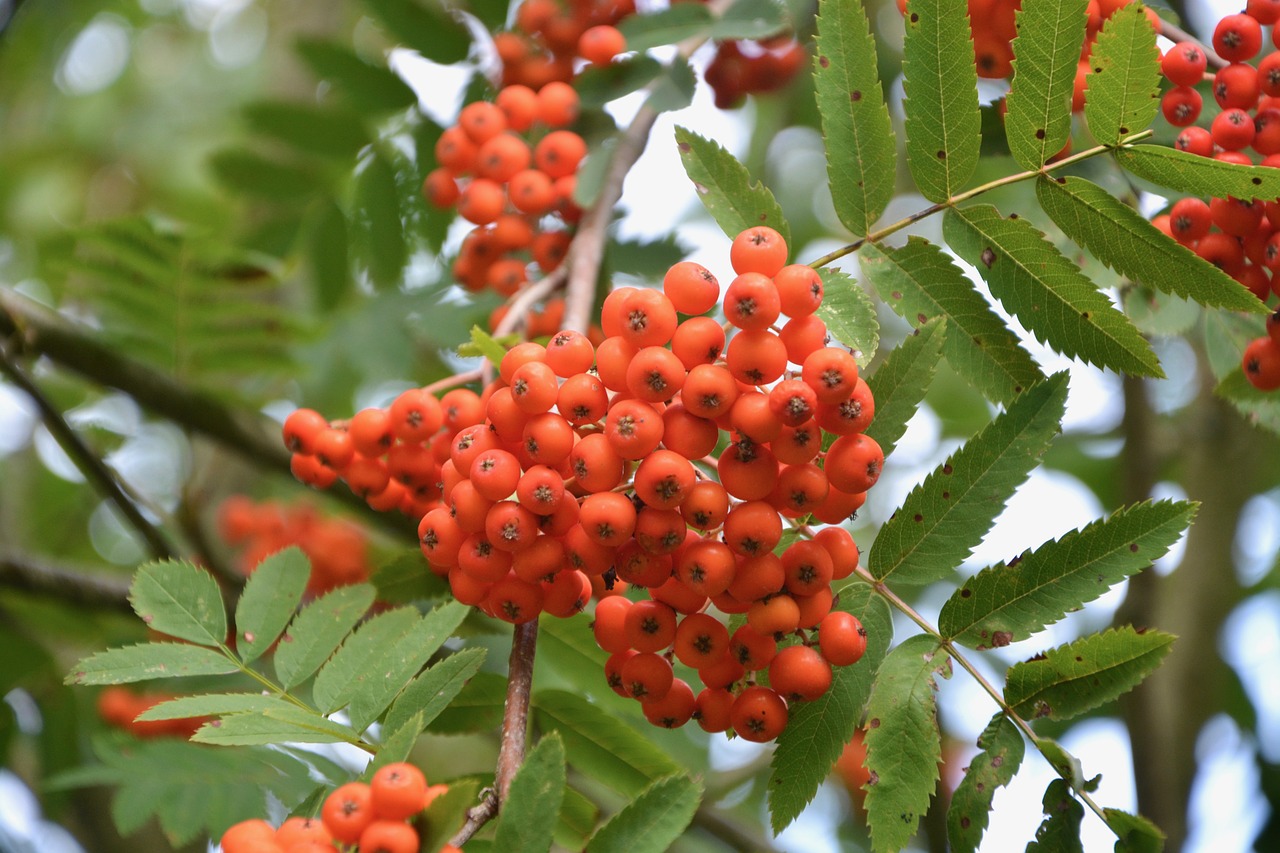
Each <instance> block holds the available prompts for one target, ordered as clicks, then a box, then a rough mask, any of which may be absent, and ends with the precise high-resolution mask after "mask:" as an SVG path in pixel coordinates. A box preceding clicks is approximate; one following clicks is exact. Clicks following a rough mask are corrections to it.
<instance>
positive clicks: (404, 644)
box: [348, 601, 467, 731]
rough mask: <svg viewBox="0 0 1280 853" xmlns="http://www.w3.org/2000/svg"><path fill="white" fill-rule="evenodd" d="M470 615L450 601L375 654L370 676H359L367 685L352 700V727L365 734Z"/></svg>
mask: <svg viewBox="0 0 1280 853" xmlns="http://www.w3.org/2000/svg"><path fill="white" fill-rule="evenodd" d="M414 612H416V611H414ZM466 616H467V607H466V606H465V605H463V604H461V603H460V602H457V601H450V602H449V603H447V604H442V605H440V606H439V607H437V608H435V609H434V610H432V611H431V612H430V613H428V614H427V615H426V616H424V617H423V618H422V619H421V620H420V621H419V622H418V623H417V624H416V625H414V626H413V627H412V628H411V629H409V630H408V631H406V632H404V634H403V635H402V636H395V635H392V637H391V640H390V642H388V643H387V644H386V645H385V647H384V649H383V650H381V651H380V652H378V653H375V654H376V655H377V656H376V657H375V658H374V660H373V661H372V662H371V663H370V664H369V665H368V667H367V669H366V673H367V675H361V676H358V677H357V680H358V681H360V682H363V686H362V687H361V688H360V689H359V690H357V691H356V692H355V694H354V695H353V696H352V697H351V707H350V709H349V711H348V713H349V715H350V717H351V726H352V728H355V729H357V730H360V731H362V730H364V728H365V727H366V726H368V725H369V723H372V722H373V721H374V720H376V719H377V718H378V715H379V714H381V713H382V712H383V711H385V710H386V709H387V706H388V705H390V704H391V703H392V701H393V700H394V699H395V698H396V696H398V695H399V694H400V692H401V691H402V690H404V689H405V688H406V687H407V686H408V684H409V680H410V679H411V678H413V676H414V675H415V674H416V673H417V672H418V670H420V669H422V666H423V664H425V663H426V662H427V660H428V659H430V657H431V656H432V655H433V654H435V653H436V650H437V649H439V648H440V646H442V645H443V644H444V641H445V640H447V639H449V637H451V636H453V633H454V632H455V631H457V630H458V626H459V625H461V624H462V620H463V619H465V618H466Z"/></svg>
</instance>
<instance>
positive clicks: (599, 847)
mask: <svg viewBox="0 0 1280 853" xmlns="http://www.w3.org/2000/svg"><path fill="white" fill-rule="evenodd" d="M701 800H702V786H701V785H700V784H698V783H697V782H695V781H693V780H692V779H690V778H689V777H688V776H683V775H680V776H667V777H665V778H662V779H659V780H658V781H656V782H654V783H653V784H652V785H650V786H649V787H648V788H645V789H644V791H642V792H641V794H640V796H638V797H636V798H635V799H633V800H632V801H631V802H630V803H628V804H627V805H626V806H625V807H624V808H623V809H622V811H620V812H618V813H617V814H615V815H614V816H613V817H611V818H609V820H607V821H606V822H605V823H604V824H603V825H601V827H600V828H599V829H597V830H596V832H595V834H594V835H592V836H591V839H590V840H589V841H588V842H587V847H586V851H587V853H664V851H666V850H668V849H670V847H671V845H672V844H674V843H675V841H676V839H678V838H679V837H680V836H681V835H682V834H683V833H684V830H685V827H687V826H688V825H689V821H691V820H693V815H694V813H695V812H696V811H697V810H698V804H699V803H700V802H701Z"/></svg>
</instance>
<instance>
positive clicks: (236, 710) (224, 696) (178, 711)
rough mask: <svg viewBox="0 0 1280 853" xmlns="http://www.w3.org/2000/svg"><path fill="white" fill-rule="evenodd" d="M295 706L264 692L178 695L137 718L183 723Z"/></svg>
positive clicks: (154, 706) (152, 707)
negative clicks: (182, 721)
mask: <svg viewBox="0 0 1280 853" xmlns="http://www.w3.org/2000/svg"><path fill="white" fill-rule="evenodd" d="M292 707H295V706H293V705H290V704H289V703H288V702H286V701H285V700H283V699H280V698H277V697H275V696H266V695H264V694H262V693H202V694H199V695H196V696H179V697H178V698H177V699H170V700H169V701H167V702H161V703H160V704H159V705H152V706H151V707H150V708H148V709H147V710H145V711H143V712H142V713H141V714H139V715H138V716H137V717H136V719H138V720H182V719H186V718H187V717H215V716H222V715H224V714H245V713H250V712H263V711H268V710H271V709H273V708H274V709H280V708H292Z"/></svg>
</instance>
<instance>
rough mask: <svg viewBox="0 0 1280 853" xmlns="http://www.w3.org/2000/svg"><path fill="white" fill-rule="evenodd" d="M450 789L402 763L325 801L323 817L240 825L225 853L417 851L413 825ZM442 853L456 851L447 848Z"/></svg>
mask: <svg viewBox="0 0 1280 853" xmlns="http://www.w3.org/2000/svg"><path fill="white" fill-rule="evenodd" d="M446 791H448V786H446V785H430V786H429V785H427V780H426V777H425V776H424V775H423V773H422V771H421V770H419V769H418V768H417V767H414V766H413V765H412V764H409V763H406V762H397V763H395V764H388V765H386V766H384V767H381V768H379V769H378V771H377V772H376V773H374V774H373V778H372V779H371V780H370V781H369V782H368V783H367V784H366V783H364V782H348V783H347V784H345V785H341V786H339V787H338V788H336V789H334V791H333V792H332V793H330V794H329V796H328V797H327V798H326V799H325V801H324V805H323V806H322V807H321V810H320V818H319V819H318V820H317V819H315V818H304V817H291V818H289V819H288V820H286V821H285V822H284V823H282V824H281V825H280V827H279V828H278V829H277V828H274V827H272V826H271V824H269V823H267V822H266V821H265V820H246V821H241V822H240V823H237V824H236V825H235V826H232V827H231V828H230V829H228V830H227V831H226V833H225V834H223V836H222V851H223V853H417V851H418V850H419V849H420V843H419V837H418V830H417V829H416V828H415V827H414V825H413V823H412V821H413V819H414V818H415V817H417V816H418V815H419V814H420V813H421V812H422V811H423V810H424V809H426V808H427V807H428V806H430V805H431V803H432V802H433V801H434V800H435V798H436V797H438V796H440V795H441V794H443V793H445V792H446ZM441 849H442V853H457V851H458V848H456V847H454V846H453V845H450V844H446V845H445V846H444V847H443V848H441Z"/></svg>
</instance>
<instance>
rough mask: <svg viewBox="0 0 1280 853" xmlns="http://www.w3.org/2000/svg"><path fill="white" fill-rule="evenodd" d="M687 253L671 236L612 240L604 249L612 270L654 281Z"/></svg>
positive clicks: (606, 260)
mask: <svg viewBox="0 0 1280 853" xmlns="http://www.w3.org/2000/svg"><path fill="white" fill-rule="evenodd" d="M687 254H688V250H687V249H685V247H684V246H682V245H681V244H680V242H679V241H678V240H677V239H676V237H675V236H674V235H668V236H666V237H660V238H658V239H656V240H613V241H610V243H609V245H608V247H607V248H606V249H605V263H606V264H608V266H609V269H611V270H612V271H613V272H615V273H622V274H624V275H633V276H636V277H637V278H648V279H655V280H657V279H661V278H662V277H663V275H665V274H666V272H667V270H668V269H670V268H671V267H672V266H673V265H675V264H676V263H677V262H679V261H680V260H682V259H683V258H684V257H685V256H686V255H687Z"/></svg>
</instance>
